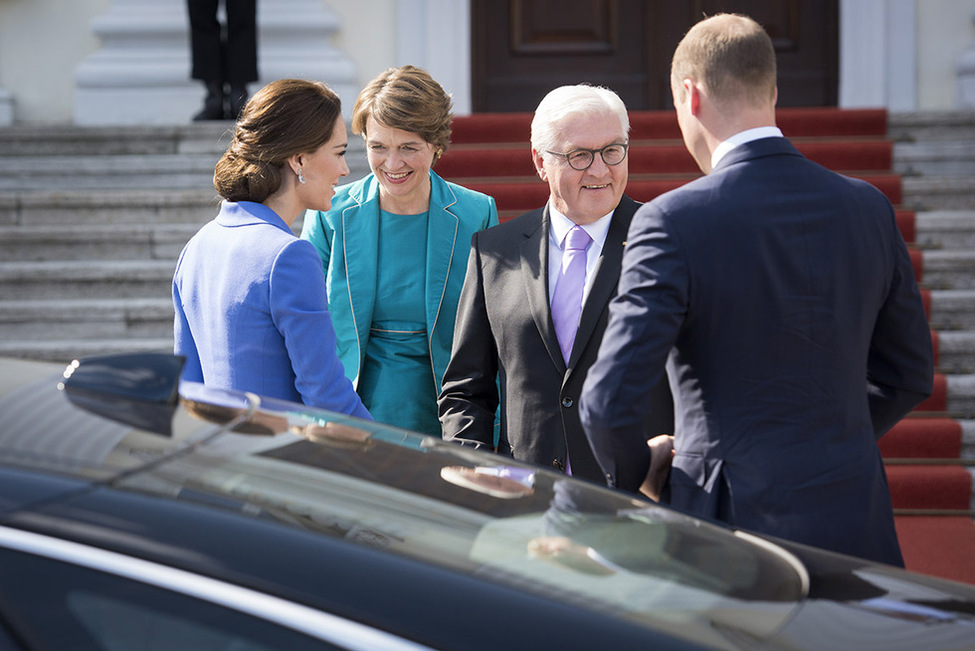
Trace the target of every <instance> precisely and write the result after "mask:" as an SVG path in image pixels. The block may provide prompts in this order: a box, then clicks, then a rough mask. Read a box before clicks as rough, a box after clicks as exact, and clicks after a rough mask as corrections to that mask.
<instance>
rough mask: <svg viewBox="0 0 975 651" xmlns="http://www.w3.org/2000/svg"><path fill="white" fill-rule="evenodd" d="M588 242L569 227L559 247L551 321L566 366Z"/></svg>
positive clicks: (583, 234)
mask: <svg viewBox="0 0 975 651" xmlns="http://www.w3.org/2000/svg"><path fill="white" fill-rule="evenodd" d="M590 242H592V238H591V237H589V233H587V232H586V231H585V230H584V229H583V228H582V227H581V226H573V227H572V230H570V231H569V232H568V234H567V235H566V236H565V245H564V246H563V247H562V269H561V270H560V271H559V279H558V282H557V283H556V284H555V293H554V294H553V296H552V321H553V322H554V323H555V335H556V336H557V337H558V338H559V348H560V349H562V358H563V359H564V360H565V361H566V362H568V361H569V354H570V353H571V352H572V342H573V340H575V338H576V330H577V329H578V328H579V315H580V314H582V290H583V288H585V286H586V248H587V247H588V246H589V243H590Z"/></svg>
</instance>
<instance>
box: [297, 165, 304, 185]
mask: <svg viewBox="0 0 975 651" xmlns="http://www.w3.org/2000/svg"><path fill="white" fill-rule="evenodd" d="M298 183H301V184H302V185H304V184H305V177H304V175H303V174H302V173H301V168H300V167H299V168H298Z"/></svg>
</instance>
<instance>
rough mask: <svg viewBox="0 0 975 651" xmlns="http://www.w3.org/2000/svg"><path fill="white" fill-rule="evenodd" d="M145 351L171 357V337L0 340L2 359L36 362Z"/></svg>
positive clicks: (66, 361)
mask: <svg viewBox="0 0 975 651" xmlns="http://www.w3.org/2000/svg"><path fill="white" fill-rule="evenodd" d="M143 351H152V352H162V353H171V352H173V340H172V337H169V338H168V339H167V338H162V339H157V338H146V339H56V340H46V341H39V340H36V339H24V340H17V339H14V340H7V339H0V357H14V358H18V359H33V360H41V361H48V362H58V363H61V364H68V363H70V362H71V360H73V359H78V358H79V357H88V356H91V355H110V354H114V353H136V352H143Z"/></svg>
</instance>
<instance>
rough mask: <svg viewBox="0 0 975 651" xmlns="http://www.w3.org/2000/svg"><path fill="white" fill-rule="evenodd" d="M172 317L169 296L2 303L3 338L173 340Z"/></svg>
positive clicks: (0, 327)
mask: <svg viewBox="0 0 975 651" xmlns="http://www.w3.org/2000/svg"><path fill="white" fill-rule="evenodd" d="M173 313H174V310H173V301H172V299H171V298H170V297H169V296H168V295H167V296H162V297H154V298H129V299H122V298H103V299H48V300H43V299H41V300H38V299H33V300H16V301H0V335H2V337H0V338H2V339H4V340H13V339H21V340H38V341H44V340H48V339H67V338H72V339H99V338H103V339H116V338H128V339H133V338H135V339H138V338H147V337H148V338H167V337H169V338H172V333H173Z"/></svg>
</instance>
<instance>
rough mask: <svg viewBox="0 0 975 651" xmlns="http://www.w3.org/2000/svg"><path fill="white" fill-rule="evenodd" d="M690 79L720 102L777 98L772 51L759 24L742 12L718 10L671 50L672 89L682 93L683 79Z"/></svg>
mask: <svg viewBox="0 0 975 651" xmlns="http://www.w3.org/2000/svg"><path fill="white" fill-rule="evenodd" d="M684 79H694V80H696V81H697V82H699V83H700V84H702V85H703V86H704V88H705V89H706V90H707V92H708V94H709V95H710V97H711V98H712V99H713V100H714V101H715V102H716V103H718V104H739V103H747V104H752V105H758V104H764V103H766V102H772V101H774V98H775V83H776V82H775V79H776V67H775V49H774V48H773V47H772V39H770V38H769V35H768V34H767V33H766V32H765V30H764V29H763V28H762V26H761V25H759V24H758V23H757V22H755V21H754V20H752V19H751V18H749V17H748V16H743V15H741V14H716V15H714V16H711V17H710V18H705V19H704V20H702V21H701V22H699V23H697V24H696V25H694V26H693V27H692V28H691V29H690V30H689V31H688V32H687V34H686V35H684V38H683V39H681V42H680V43H679V44H678V45H677V49H676V50H675V51H674V58H673V60H672V62H671V66H670V81H671V85H672V87H673V88H674V89H675V90H676V91H677V92H678V93H680V94H679V95H678V98H682V97H683V93H684V91H683V88H682V87H681V82H683V80H684Z"/></svg>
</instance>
